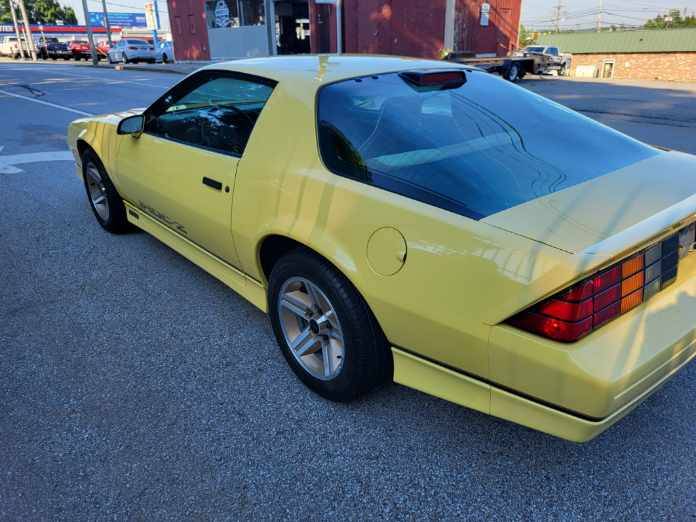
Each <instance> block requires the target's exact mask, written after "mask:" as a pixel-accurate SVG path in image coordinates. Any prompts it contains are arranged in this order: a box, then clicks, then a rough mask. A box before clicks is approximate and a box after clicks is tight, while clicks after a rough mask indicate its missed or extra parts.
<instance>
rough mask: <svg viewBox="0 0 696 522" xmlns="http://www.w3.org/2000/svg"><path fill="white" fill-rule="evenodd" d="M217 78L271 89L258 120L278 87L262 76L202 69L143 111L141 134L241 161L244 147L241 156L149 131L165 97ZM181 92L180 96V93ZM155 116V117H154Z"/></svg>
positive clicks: (184, 92) (190, 89)
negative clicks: (143, 122)
mask: <svg viewBox="0 0 696 522" xmlns="http://www.w3.org/2000/svg"><path fill="white" fill-rule="evenodd" d="M217 78H234V79H239V80H245V81H248V82H252V83H259V84H262V85H266V86H268V87H270V88H271V95H270V96H269V97H268V99H267V100H266V103H265V104H264V106H263V108H262V109H261V112H260V113H259V118H260V117H261V114H263V111H264V110H265V109H266V105H267V104H268V101H269V100H270V99H271V97H272V96H273V93H274V92H275V88H276V86H277V85H278V82H277V81H275V80H271V79H270V78H265V77H263V76H256V75H254V74H247V73H243V72H238V71H228V70H225V69H203V70H200V71H197V72H195V73H193V74H190V75H189V76H187V77H186V78H184V79H183V80H181V81H180V82H179V83H177V84H176V85H174V86H173V87H171V88H170V89H169V90H168V91H166V92H165V93H164V94H163V95H162V96H160V97H159V98H157V99H156V100H155V101H154V102H153V103H152V104H150V106H149V107H148V108H147V109H145V111H143V116H144V117H145V124H144V130H143V134H147V135H148V136H151V137H154V138H158V139H161V140H165V141H171V142H173V143H177V144H179V145H185V146H187V147H191V148H194V149H200V150H205V151H208V152H214V153H216V154H222V155H224V156H231V157H233V158H238V159H241V158H242V157H243V156H244V151H246V146H245V147H244V151H242V153H241V154H236V153H234V152H229V151H224V150H219V149H214V148H212V147H205V146H203V145H194V144H192V143H189V142H186V141H183V140H177V139H175V138H166V137H164V136H162V135H160V134H157V133H155V132H152V131H151V130H149V129H148V128H147V127H148V124H149V123H151V121H152V119H153V118H156V117H158V116H161V115H162V114H164V113H158V112H157V111H158V110H160V109H161V105H162V104H164V103H165V100H166V99H167V97H169V96H170V95H172V94H174V95H176V96H185V95H186V94H188V93H190V92H191V91H192V90H194V89H197V88H198V87H200V86H201V85H204V84H205V83H207V82H209V81H212V80H215V79H217ZM181 91H183V93H182V94H180V92H181ZM155 114H156V116H155ZM255 130H256V124H254V127H253V128H252V129H251V134H250V135H249V140H247V143H248V142H249V141H250V140H251V138H252V136H253V134H254V131H255Z"/></svg>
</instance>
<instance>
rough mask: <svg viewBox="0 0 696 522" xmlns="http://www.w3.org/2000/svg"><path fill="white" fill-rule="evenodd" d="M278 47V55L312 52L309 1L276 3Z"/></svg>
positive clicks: (287, 0) (298, 0)
mask: <svg viewBox="0 0 696 522" xmlns="http://www.w3.org/2000/svg"><path fill="white" fill-rule="evenodd" d="M274 7H275V24H276V35H277V40H276V45H277V53H278V54H305V53H309V52H310V44H309V39H310V29H309V3H308V1H307V0H281V1H277V2H275V6H274Z"/></svg>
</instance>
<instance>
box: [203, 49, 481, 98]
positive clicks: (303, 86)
mask: <svg viewBox="0 0 696 522" xmlns="http://www.w3.org/2000/svg"><path fill="white" fill-rule="evenodd" d="M443 68H446V69H453V68H457V69H460V68H461V69H471V67H466V66H463V65H460V64H456V63H452V62H444V61H438V60H424V59H421V58H408V57H398V56H375V55H370V56H368V55H340V56H339V55H335V54H318V55H299V56H298V55H296V56H273V57H267V58H249V59H243V60H234V61H230V62H222V63H216V64H213V65H209V66H207V67H205V69H214V70H228V71H234V72H241V73H246V74H251V75H255V76H261V77H264V78H269V79H271V80H275V81H277V82H279V83H281V82H283V83H284V85H285V87H286V88H287V87H288V84H290V85H292V86H293V90H300V91H302V90H304V91H307V90H310V91H315V90H317V89H318V88H319V87H321V86H322V85H325V84H327V83H332V82H336V81H340V80H345V79H348V78H355V77H357V76H368V75H371V74H384V73H389V72H398V71H405V70H413V69H443Z"/></svg>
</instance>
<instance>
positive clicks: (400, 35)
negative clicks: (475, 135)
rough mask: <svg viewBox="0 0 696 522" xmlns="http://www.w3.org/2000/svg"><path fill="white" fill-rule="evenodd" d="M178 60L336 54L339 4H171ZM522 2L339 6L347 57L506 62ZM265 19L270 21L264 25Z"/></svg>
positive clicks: (178, 0)
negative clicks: (468, 57)
mask: <svg viewBox="0 0 696 522" xmlns="http://www.w3.org/2000/svg"><path fill="white" fill-rule="evenodd" d="M167 5H168V8H169V17H170V21H171V30H172V37H173V40H174V50H175V54H176V57H177V59H179V60H209V59H232V58H241V57H253V56H268V55H271V54H296V53H308V52H312V53H324V52H334V51H335V50H336V47H337V29H336V6H335V5H331V4H329V3H325V2H321V1H315V0H168V1H167ZM520 7H521V0H342V11H341V12H342V21H343V23H342V33H343V38H342V43H343V50H344V51H345V52H349V53H379V54H399V55H406V56H418V57H430V58H435V57H439V56H440V55H441V53H442V52H443V50H445V49H447V50H456V51H462V52H467V53H471V54H473V55H482V56H490V55H498V56H503V55H505V54H507V53H508V52H510V51H511V50H513V49H514V48H516V46H517V39H518V32H519V22H520ZM267 20H273V21H274V22H275V23H272V24H268V23H267Z"/></svg>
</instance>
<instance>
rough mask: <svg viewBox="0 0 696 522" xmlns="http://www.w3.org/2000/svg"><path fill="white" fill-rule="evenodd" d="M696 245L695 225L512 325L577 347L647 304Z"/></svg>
mask: <svg viewBox="0 0 696 522" xmlns="http://www.w3.org/2000/svg"><path fill="white" fill-rule="evenodd" d="M695 241H696V224H691V225H689V226H688V227H685V228H683V229H681V230H680V231H679V232H677V233H675V234H673V235H671V236H669V237H668V238H666V239H663V240H662V241H660V242H659V243H655V244H654V245H651V246H649V247H648V248H646V249H644V250H641V251H640V252H638V253H636V254H633V255H631V256H630V257H628V258H626V259H623V260H621V261H619V262H618V263H616V264H614V265H612V266H610V267H609V268H607V269H605V270H602V271H600V272H598V273H596V274H593V275H592V276H590V277H588V278H586V279H584V280H582V281H580V282H579V283H576V284H574V285H573V286H571V287H570V288H566V289H565V290H563V291H561V292H559V293H558V294H556V295H554V296H552V297H550V298H548V299H546V300H544V301H542V302H541V303H538V304H536V305H534V306H532V307H531V308H528V309H527V310H524V311H523V312H520V313H519V314H517V315H515V316H514V317H511V318H510V319H508V320H507V323H508V324H510V325H512V326H515V327H517V328H521V329H522V330H526V331H528V332H532V333H535V334H538V335H541V336H543V337H546V338H548V339H553V340H554V341H559V342H564V343H572V342H575V341H577V340H579V339H581V338H583V337H585V336H586V335H587V334H589V333H590V332H592V331H593V330H596V329H597V328H599V327H601V326H604V325H605V324H606V323H608V322H609V321H611V320H612V319H614V318H616V317H618V316H620V315H622V314H625V313H627V312H629V311H631V310H633V309H634V308H636V307H637V306H639V305H640V304H641V303H643V302H645V301H647V300H648V299H650V298H651V297H652V296H654V295H655V294H656V293H658V292H659V291H660V290H662V289H663V288H665V287H667V286H669V285H670V284H672V283H673V282H674V280H675V279H676V277H677V268H678V264H679V260H680V259H681V258H682V257H684V256H685V255H686V254H687V253H688V252H689V251H690V250H693V248H694V244H695Z"/></svg>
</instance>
